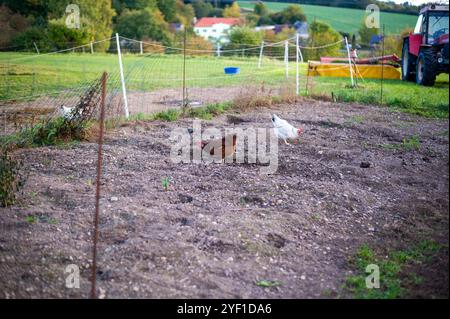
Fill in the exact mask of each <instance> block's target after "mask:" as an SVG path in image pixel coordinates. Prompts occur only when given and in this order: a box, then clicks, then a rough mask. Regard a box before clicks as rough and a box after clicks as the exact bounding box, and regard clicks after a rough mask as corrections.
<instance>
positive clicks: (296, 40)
mask: <svg viewBox="0 0 450 319" xmlns="http://www.w3.org/2000/svg"><path fill="white" fill-rule="evenodd" d="M296 35H297V36H296V37H295V49H296V50H295V93H296V94H297V95H299V94H300V74H299V71H300V70H299V61H298V60H299V59H298V58H299V57H298V54H299V51H300V48H299V46H298V38H299V37H298V33H297V34H296Z"/></svg>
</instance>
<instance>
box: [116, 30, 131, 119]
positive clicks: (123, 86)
mask: <svg viewBox="0 0 450 319" xmlns="http://www.w3.org/2000/svg"><path fill="white" fill-rule="evenodd" d="M116 42H117V55H118V56H119V68H120V80H121V81H122V93H123V104H124V108H125V117H126V118H127V119H128V118H129V116H130V113H129V112H128V100H127V89H126V88H125V77H124V76H123V64H122V53H121V52H120V41H119V34H118V33H116Z"/></svg>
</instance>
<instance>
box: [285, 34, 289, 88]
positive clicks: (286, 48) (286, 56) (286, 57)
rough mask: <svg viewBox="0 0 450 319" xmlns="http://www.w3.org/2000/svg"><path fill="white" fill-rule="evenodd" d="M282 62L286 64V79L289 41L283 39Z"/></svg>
mask: <svg viewBox="0 0 450 319" xmlns="http://www.w3.org/2000/svg"><path fill="white" fill-rule="evenodd" d="M284 64H285V65H286V79H287V78H289V41H288V40H286V41H284Z"/></svg>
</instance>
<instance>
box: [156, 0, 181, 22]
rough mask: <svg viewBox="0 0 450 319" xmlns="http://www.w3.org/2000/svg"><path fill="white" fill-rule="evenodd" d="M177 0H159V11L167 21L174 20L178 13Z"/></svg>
mask: <svg viewBox="0 0 450 319" xmlns="http://www.w3.org/2000/svg"><path fill="white" fill-rule="evenodd" d="M176 3H177V0H157V4H158V8H159V11H161V13H162V14H163V15H164V18H165V20H166V21H167V22H173V21H174V19H175V15H176Z"/></svg>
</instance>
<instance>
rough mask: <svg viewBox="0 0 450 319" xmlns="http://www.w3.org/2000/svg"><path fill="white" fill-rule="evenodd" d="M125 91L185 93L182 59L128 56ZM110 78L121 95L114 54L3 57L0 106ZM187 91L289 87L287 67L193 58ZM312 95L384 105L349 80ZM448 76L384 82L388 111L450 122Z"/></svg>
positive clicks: (376, 90)
mask: <svg viewBox="0 0 450 319" xmlns="http://www.w3.org/2000/svg"><path fill="white" fill-rule="evenodd" d="M123 63H124V70H125V76H126V86H127V89H128V90H130V91H133V90H136V91H152V90H156V89H161V88H176V89H180V90H181V87H182V75H183V58H182V56H179V55H152V56H148V57H142V56H138V55H132V54H128V55H124V58H123ZM226 66H238V67H240V69H241V70H240V74H239V75H233V76H229V75H225V74H224V71H223V68H224V67H226ZM103 71H107V72H109V74H110V75H109V81H108V86H109V87H110V88H111V87H114V88H117V89H119V88H120V77H119V67H118V58H117V56H116V55H114V54H94V55H91V54H73V53H69V54H51V55H41V56H39V57H31V56H30V55H28V54H24V53H0V76H1V82H0V101H1V100H11V99H22V98H25V97H28V96H32V95H38V94H45V95H52V94H55V95H56V94H58V92H60V91H61V90H63V89H71V90H73V91H74V94H76V93H77V89H76V88H77V87H80V86H81V87H82V86H84V85H86V84H87V83H89V81H92V80H93V79H97V78H99V77H100V75H101V73H102V72H103ZM300 74H301V77H300V91H301V94H306V86H305V84H306V79H307V77H306V64H302V65H301V66H300ZM186 79H187V80H186V85H187V87H226V86H238V85H247V84H253V85H258V84H262V83H264V85H268V86H270V85H282V84H283V83H284V84H285V83H286V80H285V68H284V65H283V62H282V61H279V60H276V61H274V60H273V59H264V60H263V61H262V66H261V68H258V60H257V58H256V57H247V58H242V57H221V58H216V57H205V56H196V57H188V58H187V60H186ZM288 81H289V82H290V83H291V84H292V86H293V85H295V63H290V64H289V80H288ZM309 83H310V86H309V92H308V93H309V94H310V95H313V96H314V95H315V96H320V95H322V96H323V95H325V96H327V97H330V96H331V94H332V93H334V96H335V97H336V98H337V100H339V101H343V102H360V103H365V104H380V102H381V101H380V84H381V82H380V80H372V79H366V80H364V81H360V83H359V84H360V85H359V87H358V88H354V89H353V88H350V87H349V84H350V80H349V79H347V78H327V77H314V78H310V79H309ZM448 99H449V84H448V75H441V76H440V77H439V78H438V81H437V83H436V85H435V86H434V87H421V86H417V85H416V84H414V83H407V82H402V81H400V80H385V82H384V100H383V105H386V106H390V107H392V108H393V109H394V110H399V111H402V112H407V113H413V114H418V115H422V116H427V117H438V118H447V117H448Z"/></svg>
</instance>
